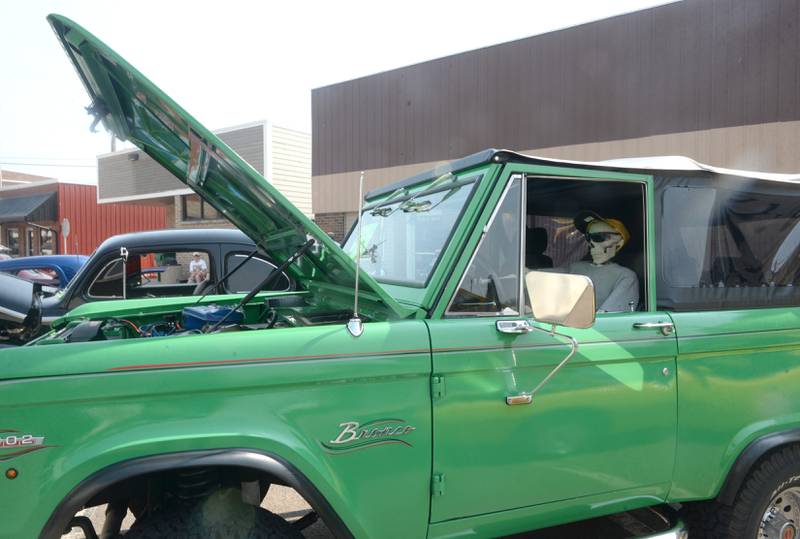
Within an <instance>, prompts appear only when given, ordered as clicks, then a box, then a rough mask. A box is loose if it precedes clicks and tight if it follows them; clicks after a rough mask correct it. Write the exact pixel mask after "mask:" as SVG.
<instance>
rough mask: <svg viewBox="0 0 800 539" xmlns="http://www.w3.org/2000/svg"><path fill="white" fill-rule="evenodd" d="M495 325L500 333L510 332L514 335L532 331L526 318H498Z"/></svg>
mask: <svg viewBox="0 0 800 539" xmlns="http://www.w3.org/2000/svg"><path fill="white" fill-rule="evenodd" d="M495 327H496V328H497V331H499V332H500V333H510V334H514V335H517V334H520V333H530V332H531V331H533V326H531V325H530V323H529V322H528V321H527V320H498V321H497V324H495Z"/></svg>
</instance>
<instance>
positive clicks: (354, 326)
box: [347, 170, 364, 337]
mask: <svg viewBox="0 0 800 539" xmlns="http://www.w3.org/2000/svg"><path fill="white" fill-rule="evenodd" d="M363 200H364V171H363V170H362V171H361V178H360V179H359V180H358V204H357V205H356V207H357V208H358V225H357V226H358V232H357V235H356V287H355V288H356V295H355V300H354V301H353V318H351V319H350V320H348V321H347V331H349V332H350V335H352V336H353V337H359V336H361V334H362V333H364V323H363V322H362V321H361V318H359V317H358V279H359V277H358V276H359V273H360V269H361V221H362V217H363V212H362V211H361V210H362V208H361V204H362V201H363Z"/></svg>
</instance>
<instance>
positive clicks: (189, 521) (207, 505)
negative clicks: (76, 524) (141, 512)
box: [122, 489, 303, 539]
mask: <svg viewBox="0 0 800 539" xmlns="http://www.w3.org/2000/svg"><path fill="white" fill-rule="evenodd" d="M240 496H241V494H240V493H239V491H238V490H234V489H231V490H228V491H220V492H219V493H215V494H214V495H212V496H211V497H209V498H206V499H205V500H202V501H200V502H198V503H196V504H195V505H183V504H181V505H175V506H173V507H170V508H167V509H163V510H161V511H159V512H157V513H154V514H153V515H151V516H149V517H146V518H144V519H143V520H142V521H138V520H137V521H136V522H135V523H134V524H133V526H131V529H130V531H128V533H126V534H124V535H123V536H122V537H123V538H124V539H302V538H303V535H302V534H301V533H300V532H299V531H298V530H296V529H295V528H293V527H292V526H291V524H289V523H288V522H286V521H285V520H283V519H282V518H281V517H279V516H278V515H275V514H274V513H271V512H269V511H267V510H266V509H263V508H261V507H255V506H252V505H248V504H246V503H243V502H241V501H240Z"/></svg>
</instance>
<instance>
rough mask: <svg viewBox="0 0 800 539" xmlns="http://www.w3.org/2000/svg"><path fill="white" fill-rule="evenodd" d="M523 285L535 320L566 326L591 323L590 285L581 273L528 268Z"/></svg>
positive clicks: (592, 302) (592, 306)
mask: <svg viewBox="0 0 800 539" xmlns="http://www.w3.org/2000/svg"><path fill="white" fill-rule="evenodd" d="M525 285H526V287H527V290H528V299H529V301H530V303H531V307H532V309H533V318H534V319H535V320H536V321H537V322H543V323H545V324H553V325H558V326H566V327H570V328H588V327H591V326H592V325H593V324H594V316H595V298H594V284H592V280H591V279H589V278H588V277H586V276H585V275H571V274H567V273H555V272H549V271H530V272H528V273H527V275H525Z"/></svg>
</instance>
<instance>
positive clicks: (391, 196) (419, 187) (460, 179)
mask: <svg viewBox="0 0 800 539" xmlns="http://www.w3.org/2000/svg"><path fill="white" fill-rule="evenodd" d="M485 176H486V171H485V170H478V171H470V172H466V173H463V174H458V175H454V176H453V179H452V180H450V181H448V182H447V183H446V184H443V185H439V186H437V187H436V188H435V189H432V190H431V191H430V192H427V193H426V192H425V189H426V188H427V187H430V186H431V185H432V184H433V183H435V182H436V181H437V178H431V179H430V180H428V181H424V182H420V183H418V184H415V185H411V186H408V187H406V188H405V190H406V192H405V193H404V194H403V196H400V197H395V193H394V192H393V193H387V194H386V195H385V196H382V197H381V198H380V199H378V200H376V201H374V202H373V203H371V204H366V205H364V206H363V207H362V209H361V211H360V212H359V215H358V219H356V220H355V221H353V224H352V225H351V226H350V230H349V232H348V233H347V235H346V236H345V238H344V240H342V243H341V245H342V250H344V251H345V252H347V249H346V246H347V242H348V241H350V238H351V237H352V235H353V234H354V233H357V231H358V223H359V221H360V220H361V217H362V215H363V214H364V213H366V212H370V211H373V210H375V209H377V208H380V207H383V206H384V204H385V207H387V208H388V207H391V206H394V205H395V204H399V205H401V206H402V204H403V203H405V202H407V201H408V200H413V199H415V198H416V197H418V196H427V195H434V194H437V193H441V192H442V191H449V190H451V189H454V188H456V187H458V188H464V187H466V188H468V189H469V192H468V193H467V196H466V198H465V199H464V202H463V203H462V204H461V209H460V210H459V212H458V214H457V215H456V217H455V219H454V220H453V224H452V226H451V227H450V231H449V233H448V234H447V237H446V238H445V240H444V241H443V242H442V246H441V249H440V250H439V254H438V255H437V257H436V261H435V262H434V263H433V265H432V266H431V269H430V271H429V272H428V274H427V276H426V277H425V281H424V282H421V281H407V280H404V279H383V278H380V277H376V276H374V275H370V276H371V277H372V278H373V279H375V281H377V282H378V283H380V284H381V285H384V284H387V285H393V286H401V287H405V288H416V289H424V288H427V287H428V286H429V285H430V282H431V279H432V278H433V276H434V275H435V274H436V272H437V270H438V269H439V265H440V264H441V263H442V259H443V257H444V254H445V251H446V250H447V247H448V245H449V244H450V242H451V241H452V240H453V237H454V236H455V234H456V231H457V230H458V228H459V224H460V223H461V220H462V219H463V218H464V214H465V213H466V212H467V209H468V208H469V207H470V205H471V203H472V199H473V197H474V196H475V193H476V191H477V190H478V185H479V184H480V182H481V180H482V179H483V178H484V177H485ZM397 209H399V206H398V208H397ZM394 211H397V210H396V209H393V210H392V212H394ZM348 256H349V253H348ZM355 263H356V264H359V263H360V262H359V260H357V259H356V260H355ZM362 271H364V268H363V267H362Z"/></svg>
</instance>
